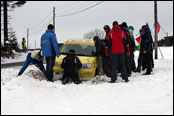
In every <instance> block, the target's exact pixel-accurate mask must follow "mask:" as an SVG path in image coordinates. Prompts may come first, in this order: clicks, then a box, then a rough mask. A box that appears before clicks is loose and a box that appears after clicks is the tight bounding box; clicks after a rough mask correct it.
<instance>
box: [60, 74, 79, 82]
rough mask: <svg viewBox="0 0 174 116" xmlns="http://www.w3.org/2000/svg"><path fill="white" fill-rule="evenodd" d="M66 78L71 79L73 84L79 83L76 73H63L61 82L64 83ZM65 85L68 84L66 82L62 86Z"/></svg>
mask: <svg viewBox="0 0 174 116" xmlns="http://www.w3.org/2000/svg"><path fill="white" fill-rule="evenodd" d="M67 78H71V79H72V81H73V82H74V83H75V84H79V83H80V79H79V78H80V77H79V74H78V73H66V72H64V73H63V77H62V82H64V81H66V79H67ZM66 83H68V82H64V84H66Z"/></svg>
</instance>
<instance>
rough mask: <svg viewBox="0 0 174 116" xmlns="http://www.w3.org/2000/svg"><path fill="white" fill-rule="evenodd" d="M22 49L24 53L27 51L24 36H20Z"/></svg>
mask: <svg viewBox="0 0 174 116" xmlns="http://www.w3.org/2000/svg"><path fill="white" fill-rule="evenodd" d="M22 50H23V52H24V53H26V51H27V49H26V41H25V38H22Z"/></svg>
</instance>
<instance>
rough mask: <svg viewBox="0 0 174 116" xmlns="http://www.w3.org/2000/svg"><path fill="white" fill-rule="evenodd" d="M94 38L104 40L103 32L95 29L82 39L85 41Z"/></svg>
mask: <svg viewBox="0 0 174 116" xmlns="http://www.w3.org/2000/svg"><path fill="white" fill-rule="evenodd" d="M94 36H98V37H99V38H100V39H104V37H105V32H104V31H102V30H100V29H95V30H93V31H90V32H87V33H85V34H84V38H87V39H91V38H94Z"/></svg>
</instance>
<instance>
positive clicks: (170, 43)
mask: <svg viewBox="0 0 174 116" xmlns="http://www.w3.org/2000/svg"><path fill="white" fill-rule="evenodd" d="M164 38H165V46H173V36H168V37H164Z"/></svg>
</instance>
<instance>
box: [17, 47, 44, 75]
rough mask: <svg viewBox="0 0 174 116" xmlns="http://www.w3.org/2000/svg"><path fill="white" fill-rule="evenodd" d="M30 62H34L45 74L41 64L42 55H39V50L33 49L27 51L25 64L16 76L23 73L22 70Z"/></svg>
mask: <svg viewBox="0 0 174 116" xmlns="http://www.w3.org/2000/svg"><path fill="white" fill-rule="evenodd" d="M30 63H32V64H34V65H35V66H36V67H38V68H39V69H40V70H41V71H42V72H43V73H44V74H45V68H44V65H43V56H42V55H41V51H40V50H34V51H32V52H30V53H28V55H27V58H26V61H25V64H24V66H23V67H22V68H21V70H20V71H19V73H18V76H20V75H22V74H23V72H24V71H25V70H26V69H27V67H28V66H29V64H30Z"/></svg>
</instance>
